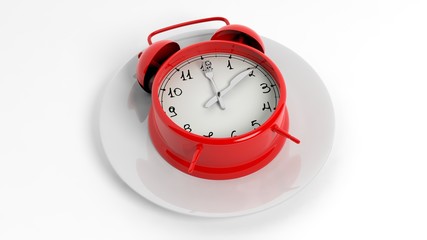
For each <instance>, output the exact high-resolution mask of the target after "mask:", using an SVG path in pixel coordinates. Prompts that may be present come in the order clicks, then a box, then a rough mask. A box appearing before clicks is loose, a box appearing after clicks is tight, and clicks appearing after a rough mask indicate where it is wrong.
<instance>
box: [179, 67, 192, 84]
mask: <svg viewBox="0 0 427 240" xmlns="http://www.w3.org/2000/svg"><path fill="white" fill-rule="evenodd" d="M181 79H182V81H186V80H188V79H193V77H192V76H191V72H190V69H188V70H187V73H186V72H185V71H181Z"/></svg>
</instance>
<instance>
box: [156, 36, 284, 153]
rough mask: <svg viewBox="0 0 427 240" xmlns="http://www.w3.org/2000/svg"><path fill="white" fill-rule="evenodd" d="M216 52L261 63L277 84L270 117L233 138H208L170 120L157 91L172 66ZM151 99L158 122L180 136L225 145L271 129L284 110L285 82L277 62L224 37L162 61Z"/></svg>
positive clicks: (205, 142) (192, 46) (195, 46)
mask: <svg viewBox="0 0 427 240" xmlns="http://www.w3.org/2000/svg"><path fill="white" fill-rule="evenodd" d="M215 52H217V53H226V54H234V55H238V56H240V57H244V58H248V59H250V60H251V61H253V62H255V63H257V64H259V65H261V66H262V67H263V68H264V69H265V70H266V71H267V72H268V73H269V74H270V75H271V77H272V78H273V79H274V81H275V82H276V83H277V85H278V91H279V96H280V97H279V100H278V103H277V107H276V110H275V111H273V113H272V114H271V116H270V117H269V118H268V119H267V120H266V121H265V122H264V123H263V124H261V126H259V127H258V128H256V129H253V130H251V131H248V132H246V133H244V134H241V135H238V136H235V137H221V138H209V137H204V136H201V135H198V134H195V133H191V132H188V131H185V130H184V129H183V128H181V127H180V126H179V125H178V124H176V123H175V122H174V121H172V119H170V117H169V116H167V114H166V113H165V112H164V110H163V107H162V106H161V104H160V100H159V97H158V92H159V88H160V86H161V84H162V83H163V81H164V80H165V77H166V76H167V75H168V74H169V73H170V71H171V70H172V69H173V68H174V67H175V66H178V65H180V64H182V63H183V62H185V61H186V60H188V59H191V58H194V57H197V56H200V55H203V54H215ZM257 58H258V59H257ZM151 99H152V108H153V110H154V111H156V114H157V116H158V117H159V118H160V121H163V122H164V123H166V125H167V126H168V127H169V128H171V129H172V130H173V131H175V132H176V133H178V134H179V135H180V136H182V137H185V138H187V139H189V140H192V141H196V142H199V143H202V144H212V145H224V144H233V143H241V142H244V141H247V140H249V139H252V138H254V137H256V136H257V135H259V134H260V133H262V132H264V131H267V130H269V129H272V127H273V126H274V124H275V122H276V120H277V119H278V118H279V117H280V116H281V115H282V113H283V111H285V108H286V107H285V106H286V84H285V80H284V77H283V75H282V73H281V71H280V70H279V68H278V67H277V65H276V64H275V63H274V62H273V61H272V60H271V59H270V58H269V57H268V56H267V55H265V54H264V53H263V52H261V51H259V50H257V49H255V48H252V47H250V46H247V45H244V44H242V43H238V42H231V41H226V40H208V41H204V42H199V43H195V44H192V45H189V46H187V47H185V48H182V49H180V50H179V51H177V52H176V53H174V54H173V55H172V56H171V57H169V59H167V60H166V61H165V62H164V63H163V64H162V66H161V67H160V69H159V70H158V72H157V74H156V76H155V78H154V81H153V85H152V96H151Z"/></svg>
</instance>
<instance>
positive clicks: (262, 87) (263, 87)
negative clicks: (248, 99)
mask: <svg viewBox="0 0 427 240" xmlns="http://www.w3.org/2000/svg"><path fill="white" fill-rule="evenodd" d="M260 86H261V89H263V90H264V91H263V92H262V93H269V92H270V91H271V88H270V87H269V86H268V84H267V83H261V84H260Z"/></svg>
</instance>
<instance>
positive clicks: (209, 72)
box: [203, 67, 225, 109]
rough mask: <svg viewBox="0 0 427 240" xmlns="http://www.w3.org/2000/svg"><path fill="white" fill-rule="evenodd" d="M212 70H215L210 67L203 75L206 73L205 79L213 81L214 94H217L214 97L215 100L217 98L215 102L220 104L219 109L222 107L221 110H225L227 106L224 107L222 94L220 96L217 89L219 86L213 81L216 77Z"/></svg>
mask: <svg viewBox="0 0 427 240" xmlns="http://www.w3.org/2000/svg"><path fill="white" fill-rule="evenodd" d="M212 70H213V69H212V68H211V67H208V68H206V69H205V70H204V71H203V73H204V75H205V77H206V78H207V79H209V80H210V81H211V84H212V88H213V90H214V92H215V97H214V98H215V102H217V101H218V103H219V107H220V108H221V109H225V105H224V103H223V101H222V98H221V94H220V92H219V91H218V88H217V86H216V84H215V81H214V79H213V77H214V73H213V71H212Z"/></svg>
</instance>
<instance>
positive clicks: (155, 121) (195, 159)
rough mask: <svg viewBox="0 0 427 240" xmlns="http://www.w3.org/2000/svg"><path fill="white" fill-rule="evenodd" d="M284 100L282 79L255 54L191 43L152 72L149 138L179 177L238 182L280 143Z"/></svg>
mask: <svg viewBox="0 0 427 240" xmlns="http://www.w3.org/2000/svg"><path fill="white" fill-rule="evenodd" d="M285 99H286V86H285V82H284V79H283V76H282V74H281V73H280V71H279V69H278V68H277V66H276V65H275V64H274V63H273V62H272V61H271V60H270V59H269V58H268V57H267V56H266V55H265V54H264V53H263V52H261V51H259V50H258V49H255V48H253V47H250V46H248V45H246V44H243V43H239V42H233V41H227V40H209V41H205V42H200V43H196V44H193V45H190V46H188V47H186V48H183V49H180V50H177V51H176V52H175V53H174V54H173V55H172V56H170V57H169V58H168V59H167V60H166V61H165V62H164V63H163V64H162V65H161V66H160V67H159V69H158V70H157V73H156V75H155V77H154V80H153V82H152V107H151V110H150V113H149V122H148V124H149V131H150V136H151V139H152V142H153V145H154V146H155V147H156V149H157V151H158V152H159V153H160V155H161V156H162V157H163V158H164V159H165V160H166V161H167V162H169V163H170V164H171V165H172V166H174V167H175V168H177V169H179V170H181V171H182V172H185V173H189V174H191V175H193V176H196V177H201V178H207V179H230V178H237V177H242V176H245V175H247V174H250V173H253V172H256V171H257V170H259V169H260V168H262V167H264V166H265V165H267V164H268V163H269V162H270V161H271V160H272V159H273V158H274V157H275V156H276V155H277V154H278V152H279V151H280V150H281V148H282V146H283V144H284V143H285V140H286V137H284V136H283V134H281V133H283V132H287V130H288V127H289V118H288V113H287V109H286V104H285V103H286V102H285Z"/></svg>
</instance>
